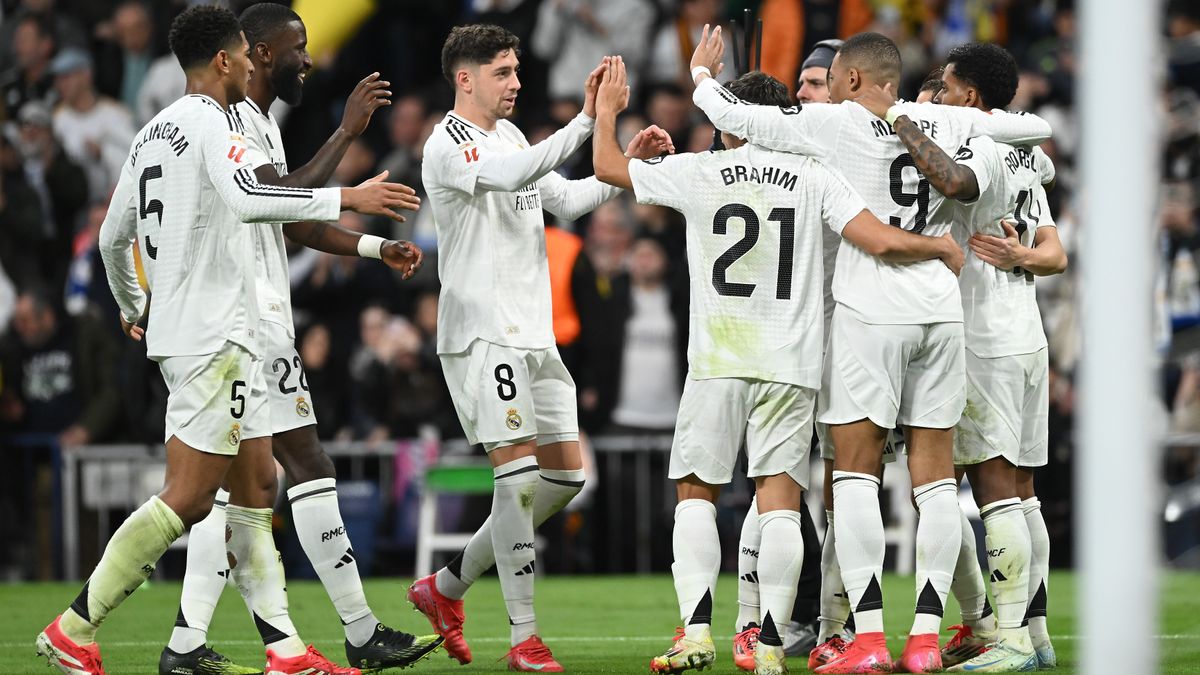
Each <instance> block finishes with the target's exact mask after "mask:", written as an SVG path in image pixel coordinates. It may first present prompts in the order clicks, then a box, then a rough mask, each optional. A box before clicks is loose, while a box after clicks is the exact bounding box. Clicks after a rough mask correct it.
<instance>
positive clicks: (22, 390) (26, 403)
mask: <svg viewBox="0 0 1200 675" xmlns="http://www.w3.org/2000/svg"><path fill="white" fill-rule="evenodd" d="M116 360H117V348H116V341H115V339H114V338H113V337H112V332H111V331H110V330H108V329H106V328H104V327H103V325H102V324H101V320H100V319H99V318H98V317H96V316H94V315H93V313H83V314H81V315H80V316H78V317H75V318H64V317H62V316H61V315H60V314H59V313H58V310H57V309H56V308H55V306H54V304H53V302H52V300H51V296H50V295H49V294H48V293H46V292H45V291H42V290H26V291H23V292H22V293H21V295H20V296H19V297H18V299H17V305H16V311H15V312H14V316H13V331H12V335H10V336H9V337H8V340H7V343H6V344H5V345H4V349H3V362H4V375H5V377H4V383H3V387H4V389H3V391H0V423H3V424H4V426H5V427H7V428H9V429H10V430H14V431H21V432H26V433H41V434H56V435H57V436H58V441H59V443H61V444H63V445H65V446H77V445H83V444H86V443H91V442H95V441H102V440H105V438H106V437H107V436H108V435H109V433H110V432H111V431H112V430H113V426H114V424H115V423H116V421H117V419H118V417H119V415H120V405H121V403H120V402H121V396H120V394H119V392H118V390H117V382H116Z"/></svg>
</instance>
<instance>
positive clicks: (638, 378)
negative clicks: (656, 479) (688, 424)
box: [612, 237, 686, 432]
mask: <svg viewBox="0 0 1200 675" xmlns="http://www.w3.org/2000/svg"><path fill="white" fill-rule="evenodd" d="M629 282H630V283H629V286H628V292H629V300H628V302H629V315H628V318H627V320H626V322H625V331H624V333H625V334H624V336H623V337H624V343H625V344H624V347H623V348H622V350H621V369H620V372H621V381H620V386H619V388H618V393H617V402H616V407H615V408H614V409H613V413H612V421H613V423H614V424H615V425H618V426H619V427H622V428H624V429H638V430H646V431H659V432H661V431H670V430H672V429H674V428H675V416H676V414H677V413H678V412H679V396H680V392H681V386H682V383H683V373H684V368H682V367H681V366H682V362H683V360H682V359H681V357H680V349H679V348H680V340H679V336H680V333H681V332H682V331H680V330H679V329H678V327H677V324H676V317H675V315H674V314H673V313H672V311H671V310H672V307H673V305H674V303H673V302H672V295H673V293H674V292H676V291H674V290H673V289H671V288H669V287H668V286H667V283H666V282H667V255H666V252H665V251H663V248H662V246H661V245H659V243H658V242H657V241H655V240H654V239H651V238H649V237H642V238H640V239H638V240H637V241H635V242H634V244H633V247H632V248H631V249H630V252H629ZM684 292H686V291H684Z"/></svg>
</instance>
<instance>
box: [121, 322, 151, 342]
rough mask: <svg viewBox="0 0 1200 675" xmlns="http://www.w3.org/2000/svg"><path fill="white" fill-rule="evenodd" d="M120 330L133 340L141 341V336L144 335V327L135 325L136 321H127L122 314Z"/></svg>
mask: <svg viewBox="0 0 1200 675" xmlns="http://www.w3.org/2000/svg"><path fill="white" fill-rule="evenodd" d="M121 331H122V332H123V333H125V335H127V336H129V339H130V340H133V341H134V342H141V341H142V338H143V337H144V336H145V335H146V329H145V328H142V327H141V326H139V325H137V322H134V323H129V322H128V321H126V320H125V317H124V316H121Z"/></svg>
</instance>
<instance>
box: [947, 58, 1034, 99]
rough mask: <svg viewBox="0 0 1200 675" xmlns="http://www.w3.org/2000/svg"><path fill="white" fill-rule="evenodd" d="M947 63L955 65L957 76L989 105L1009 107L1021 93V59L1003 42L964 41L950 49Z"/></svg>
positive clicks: (955, 74)
mask: <svg viewBox="0 0 1200 675" xmlns="http://www.w3.org/2000/svg"><path fill="white" fill-rule="evenodd" d="M946 65H947V66H954V76H955V77H957V78H958V79H960V80H962V81H963V82H966V83H967V84H969V85H970V86H972V87H974V88H975V90H976V91H978V92H979V98H980V99H981V100H982V101H983V105H984V106H986V107H988V108H1006V107H1008V104H1009V103H1012V100H1013V96H1016V94H1017V80H1018V79H1020V74H1019V73H1018V71H1017V60H1016V59H1014V58H1013V55H1012V54H1009V53H1008V50H1007V49H1005V48H1004V47H1001V46H1000V45H996V44H992V43H990V42H975V43H972V44H965V45H960V46H958V47H955V48H954V49H951V50H950V54H949V55H948V56H947V57H946Z"/></svg>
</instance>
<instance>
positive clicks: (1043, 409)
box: [1017, 349, 1058, 668]
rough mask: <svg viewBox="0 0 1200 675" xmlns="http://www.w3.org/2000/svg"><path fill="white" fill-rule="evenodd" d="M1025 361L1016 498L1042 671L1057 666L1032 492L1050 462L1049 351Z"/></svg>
mask: <svg viewBox="0 0 1200 675" xmlns="http://www.w3.org/2000/svg"><path fill="white" fill-rule="evenodd" d="M1022 358H1023V360H1025V361H1026V371H1027V381H1028V382H1029V389H1028V390H1027V391H1026V395H1025V404H1024V407H1023V409H1022V413H1021V420H1022V426H1021V454H1020V457H1019V458H1018V459H1017V496H1018V497H1019V498H1020V499H1021V509H1022V510H1023V511H1024V513H1025V524H1026V525H1027V526H1028V527H1029V538H1030V544H1031V546H1030V552H1031V555H1030V559H1029V611H1028V619H1029V637H1030V639H1031V640H1032V641H1033V648H1034V651H1035V652H1036V653H1037V657H1038V667H1039V668H1053V667H1055V666H1056V665H1057V662H1058V660H1057V658H1056V657H1055V655H1054V646H1053V645H1052V644H1051V642H1050V633H1049V631H1048V630H1047V628H1046V610H1047V595H1046V592H1047V590H1048V589H1049V573H1050V535H1049V533H1048V532H1047V531H1046V521H1045V520H1044V519H1043V518H1042V504H1041V502H1039V501H1038V498H1037V495H1036V494H1035V493H1034V488H1033V475H1034V470H1035V469H1036V467H1040V466H1045V465H1046V463H1047V461H1048V460H1049V452H1048V434H1049V417H1050V363H1049V357H1048V355H1047V351H1046V350H1045V349H1042V350H1041V351H1039V352H1037V353H1036V354H1029V355H1027V356H1025V357H1022Z"/></svg>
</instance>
